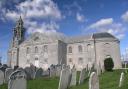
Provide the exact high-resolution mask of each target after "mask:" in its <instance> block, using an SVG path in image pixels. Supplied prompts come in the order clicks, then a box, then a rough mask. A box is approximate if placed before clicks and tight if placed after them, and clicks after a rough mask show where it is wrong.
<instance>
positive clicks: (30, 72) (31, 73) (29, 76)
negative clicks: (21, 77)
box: [24, 67, 35, 80]
mask: <svg viewBox="0 0 128 89" xmlns="http://www.w3.org/2000/svg"><path fill="white" fill-rule="evenodd" d="M24 71H25V73H26V75H27V80H29V79H34V74H35V72H34V71H33V70H32V69H31V68H30V67H26V68H25V69H24Z"/></svg>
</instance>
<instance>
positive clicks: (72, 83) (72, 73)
mask: <svg viewBox="0 0 128 89" xmlns="http://www.w3.org/2000/svg"><path fill="white" fill-rule="evenodd" d="M76 75H77V71H76V68H75V66H73V68H72V69H71V83H70V86H76Z"/></svg>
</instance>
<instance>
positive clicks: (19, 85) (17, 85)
mask: <svg viewBox="0 0 128 89" xmlns="http://www.w3.org/2000/svg"><path fill="white" fill-rule="evenodd" d="M8 89H27V81H26V74H25V72H24V71H20V70H16V71H15V72H13V73H12V74H11V75H10V77H9V82H8Z"/></svg>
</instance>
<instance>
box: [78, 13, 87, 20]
mask: <svg viewBox="0 0 128 89" xmlns="http://www.w3.org/2000/svg"><path fill="white" fill-rule="evenodd" d="M76 19H77V21H78V22H84V21H85V17H84V15H82V14H80V13H77V14H76Z"/></svg>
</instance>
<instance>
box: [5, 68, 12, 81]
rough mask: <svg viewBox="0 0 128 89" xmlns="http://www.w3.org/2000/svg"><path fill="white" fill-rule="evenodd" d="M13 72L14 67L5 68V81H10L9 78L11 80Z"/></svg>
mask: <svg viewBox="0 0 128 89" xmlns="http://www.w3.org/2000/svg"><path fill="white" fill-rule="evenodd" d="M12 72H13V69H12V68H7V69H6V70H5V82H6V83H8V80H9V76H10V75H11V73H12Z"/></svg>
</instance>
